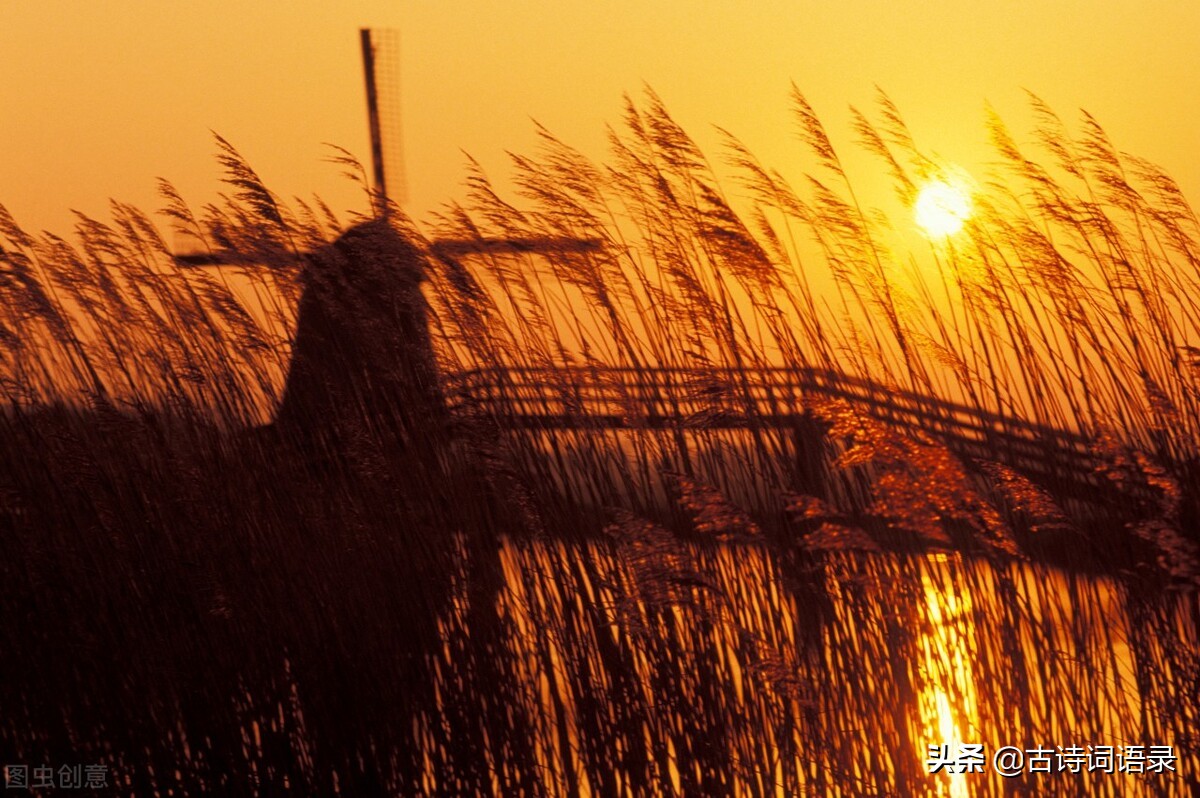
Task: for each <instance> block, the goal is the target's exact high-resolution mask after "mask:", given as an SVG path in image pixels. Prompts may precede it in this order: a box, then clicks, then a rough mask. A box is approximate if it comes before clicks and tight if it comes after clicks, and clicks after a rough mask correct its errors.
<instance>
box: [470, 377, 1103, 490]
mask: <svg viewBox="0 0 1200 798" xmlns="http://www.w3.org/2000/svg"><path fill="white" fill-rule="evenodd" d="M447 387H448V391H447V399H448V401H449V403H450V405H451V407H452V408H454V409H457V410H460V411H464V410H470V411H473V412H480V413H483V414H485V415H486V416H489V417H491V418H492V419H494V420H495V421H496V423H497V424H498V425H499V426H501V427H502V428H509V429H517V430H530V431H538V430H540V431H547V432H552V431H563V430H582V429H594V430H638V429H643V430H645V429H649V430H680V431H684V432H688V431H693V432H700V431H703V430H717V429H733V430H736V429H745V430H753V429H756V428H757V429H776V430H783V431H795V433H796V434H798V435H812V430H813V429H814V426H813V424H814V417H813V415H812V413H811V412H810V411H809V408H810V407H811V405H812V403H813V401H814V399H815V400H822V399H824V400H843V401H845V402H846V403H848V404H849V405H850V406H851V407H852V408H854V409H856V410H858V411H860V412H864V413H866V414H867V415H869V416H870V417H872V418H874V419H877V420H879V421H881V422H884V423H886V424H888V425H890V426H893V427H896V428H900V429H902V430H908V431H915V430H919V431H921V432H923V433H925V434H927V435H929V436H931V437H932V438H934V439H935V440H937V441H940V442H941V443H943V444H945V445H946V446H947V448H949V449H950V450H951V451H952V452H953V453H954V454H955V455H957V456H958V457H960V458H961V459H963V460H964V461H966V462H967V463H968V464H978V463H980V462H997V463H1002V464H1004V465H1006V466H1008V467H1010V468H1013V469H1015V470H1017V471H1019V472H1020V473H1022V474H1023V475H1025V476H1026V477H1028V478H1029V479H1031V480H1032V481H1034V482H1035V483H1037V484H1039V485H1040V486H1042V487H1044V488H1046V489H1047V490H1049V491H1050V492H1051V493H1053V494H1054V495H1056V496H1066V497H1070V498H1075V499H1083V500H1086V501H1097V500H1102V499H1104V498H1106V497H1107V498H1109V499H1111V496H1112V490H1111V485H1109V484H1108V483H1107V480H1106V479H1105V477H1104V476H1103V475H1102V474H1101V473H1099V467H1100V466H1101V460H1100V458H1099V457H1098V456H1097V455H1096V454H1095V452H1094V451H1093V448H1092V446H1091V445H1090V444H1089V441H1088V440H1087V439H1086V438H1084V437H1083V436H1081V435H1077V434H1074V433H1071V432H1067V431H1064V430H1061V429H1057V428H1054V427H1050V426H1045V425H1041V424H1036V423H1032V422H1029V421H1024V420H1021V419H1017V418H1013V417H1010V416H1004V415H1000V414H996V413H990V412H987V411H983V410H980V409H978V408H974V407H971V406H969V405H964V404H957V403H954V402H948V401H943V400H940V399H936V398H933V397H930V396H926V395H923V394H919V393H915V392H911V391H904V390H896V389H894V388H891V387H888V386H884V385H881V384H880V383H878V382H873V381H871V380H867V379H862V378H859V377H853V376H849V375H846V374H841V373H838V372H835V371H828V370H820V369H793V368H782V367H779V368H772V367H756V368H742V369H735V368H686V369H685V368H604V367H579V366H575V367H548V368H534V367H503V368H485V369H478V370H473V371H468V372H463V373H460V374H457V375H451V376H450V377H449V379H448V386H447ZM798 444H799V445H804V444H805V442H804V441H798ZM810 445H811V444H810Z"/></svg>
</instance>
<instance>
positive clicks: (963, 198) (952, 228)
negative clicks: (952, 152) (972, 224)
mask: <svg viewBox="0 0 1200 798" xmlns="http://www.w3.org/2000/svg"><path fill="white" fill-rule="evenodd" d="M913 215H914V216H915V217H916V220H917V225H918V226H920V228H921V230H923V231H924V233H925V235H926V236H928V237H929V238H935V239H940V238H946V237H948V236H952V235H954V234H955V233H957V232H958V231H959V230H961V229H962V226H963V223H964V222H966V221H967V219H969V218H970V217H971V189H970V186H969V185H968V184H967V182H966V181H965V180H963V179H961V178H958V177H948V178H934V179H932V180H930V181H929V182H927V183H926V184H925V185H924V186H922V187H921V190H920V191H918V192H917V201H916V203H914V205H913Z"/></svg>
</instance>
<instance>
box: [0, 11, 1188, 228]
mask: <svg viewBox="0 0 1200 798" xmlns="http://www.w3.org/2000/svg"><path fill="white" fill-rule="evenodd" d="M362 26H372V27H388V28H397V29H399V30H400V31H401V36H402V42H403V43H402V62H403V74H402V76H401V80H402V85H403V98H404V107H403V113H404V142H403V147H404V150H405V152H406V155H407V182H408V187H409V210H410V212H412V213H414V214H415V215H416V216H417V217H418V218H420V217H421V216H423V215H424V214H425V213H426V212H428V211H429V210H431V209H435V208H437V207H438V206H439V205H440V204H441V203H442V202H444V201H446V200H448V199H452V198H455V197H458V196H460V195H461V191H460V186H461V183H462V179H463V168H462V165H463V162H464V156H463V155H462V151H463V150H465V151H467V152H469V153H471V154H472V155H474V156H475V157H477V158H478V159H479V160H481V161H482V163H483V165H484V167H485V168H486V169H487V171H488V172H489V173H490V174H491V175H492V176H494V177H500V176H503V175H504V174H506V172H507V162H506V160H505V158H504V155H503V152H504V150H506V149H508V150H515V151H528V150H529V149H530V148H531V147H532V145H533V142H534V136H533V133H532V124H531V122H530V119H531V118H532V119H537V120H538V121H540V122H542V123H543V124H545V125H546V126H547V127H549V128H550V129H551V130H552V131H554V132H556V133H558V134H559V135H560V136H561V137H563V138H564V139H565V140H566V141H568V142H570V143H573V144H575V145H576V146H578V147H580V148H582V149H583V150H584V151H586V152H589V153H597V154H598V153H600V152H601V151H602V148H603V142H604V125H605V124H615V123H617V122H618V121H619V118H620V112H621V95H622V93H623V92H631V93H634V94H636V93H638V92H639V91H640V87H641V86H642V84H643V83H647V84H649V85H651V86H653V87H654V88H655V89H656V91H657V92H658V93H659V94H660V95H661V96H662V97H663V99H664V100H665V101H666V103H667V106H668V108H669V109H670V110H671V111H672V112H673V114H674V115H675V116H676V118H677V119H678V120H679V121H680V122H682V123H683V124H684V125H685V127H687V128H688V129H689V130H690V131H692V133H693V134H694V135H696V136H697V138H699V139H700V141H701V143H702V144H705V143H711V142H713V141H715V137H713V136H712V135H710V133H709V125H710V124H720V125H722V126H724V127H727V128H729V129H730V130H731V131H733V132H734V133H736V134H737V135H739V136H740V137H742V138H743V140H745V141H746V143H747V144H749V145H750V147H751V149H752V150H754V151H755V152H756V153H757V154H758V155H759V156H760V157H761V158H762V159H763V160H764V161H766V162H767V163H768V164H770V165H772V166H777V167H780V168H782V169H783V171H785V172H792V173H798V172H799V171H800V170H801V169H803V168H805V165H806V162H805V160H804V159H803V155H802V152H803V151H802V147H801V146H800V145H799V143H798V142H797V141H796V140H795V138H794V137H793V135H792V131H793V124H792V119H791V117H790V115H789V111H788V100H787V93H788V85H789V82H790V81H793V80H794V81H795V82H796V83H797V85H798V86H799V87H800V89H801V90H802V91H803V92H804V93H805V94H806V95H807V96H808V98H809V100H810V102H811V103H812V104H813V105H814V107H815V108H816V110H817V111H818V113H820V114H821V115H822V118H823V119H824V121H825V123H826V125H827V126H828V127H829V128H830V131H831V133H832V134H833V135H834V138H835V143H842V144H843V146H845V147H847V148H848V147H849V142H850V141H851V138H852V137H851V135H850V134H849V132H848V128H847V119H848V115H847V112H846V109H847V106H848V105H850V104H854V105H857V106H859V107H861V108H862V109H863V110H864V111H866V110H869V108H870V106H871V103H872V97H873V95H874V86H875V84H879V85H880V86H882V87H883V88H884V89H886V90H887V91H888V92H889V93H890V94H891V96H892V98H893V99H894V100H895V102H896V104H897V105H898V106H899V107H900V109H901V111H902V112H903V113H904V115H905V117H906V118H907V120H908V122H909V124H910V126H911V127H912V129H913V131H914V132H915V134H916V135H917V137H918V144H919V145H920V146H922V147H923V148H925V149H928V150H933V151H936V152H938V153H940V154H941V155H942V156H944V157H946V158H949V159H957V160H961V161H965V162H966V163H967V164H970V163H972V162H973V160H975V159H978V158H981V157H983V154H982V153H983V151H982V147H983V144H984V142H985V141H986V135H985V132H984V126H983V113H982V111H983V105H984V102H985V101H990V102H991V103H992V104H993V105H994V106H995V107H996V108H997V109H998V110H999V111H1000V112H1001V114H1002V115H1003V116H1005V117H1006V118H1007V119H1009V120H1010V121H1012V122H1013V123H1014V127H1016V128H1018V129H1020V122H1021V119H1022V113H1023V109H1024V99H1023V94H1022V88H1028V89H1031V90H1033V91H1035V92H1037V93H1038V94H1040V95H1041V96H1042V97H1043V98H1044V99H1045V100H1046V101H1048V102H1049V103H1050V104H1051V105H1052V106H1053V107H1054V108H1055V109H1056V110H1058V111H1059V113H1060V114H1062V115H1063V116H1064V117H1066V118H1068V119H1069V120H1073V119H1074V118H1075V109H1076V108H1078V107H1084V108H1087V109H1088V110H1090V111H1091V112H1092V113H1093V114H1094V115H1095V116H1096V117H1097V118H1098V119H1099V120H1100V121H1101V123H1102V124H1103V125H1104V126H1105V127H1106V128H1107V129H1108V131H1109V133H1110V135H1111V136H1112V138H1113V139H1114V140H1115V142H1116V143H1117V145H1118V146H1119V147H1120V148H1122V149H1125V150H1128V151H1132V152H1134V153H1137V154H1139V155H1142V156H1145V157H1147V158H1149V159H1151V160H1153V161H1156V162H1158V163H1160V164H1161V165H1162V166H1164V167H1165V168H1166V169H1167V170H1168V171H1169V172H1170V173H1172V174H1173V175H1174V176H1175V177H1176V178H1177V179H1178V180H1179V181H1180V183H1181V184H1182V186H1183V188H1184V190H1185V192H1186V193H1188V195H1189V196H1191V197H1192V198H1193V199H1195V198H1197V196H1198V195H1200V163H1198V162H1197V161H1198V159H1197V156H1196V153H1197V152H1198V151H1200V147H1198V145H1200V124H1197V123H1198V121H1200V58H1197V56H1196V52H1197V51H1196V42H1197V40H1198V36H1200V3H1193V2H1164V1H1163V0H1158V1H1157V2H1156V1H1155V0H1140V1H1138V2H1126V1H1125V0H1120V1H1118V0H1112V1H1111V2H1085V1H1084V0H1078V1H1076V2H1068V1H1067V0H1053V1H1052V2H1036V3H1031V2H1016V1H1011V2H1003V3H1001V2H986V3H985V2H982V1H980V2H973V1H970V2H969V1H967V0H955V1H953V2H952V1H951V0H927V1H926V2H922V3H903V2H894V1H893V2H888V1H887V0H875V1H873V2H867V1H866V0H842V1H841V2H821V3H815V2H814V3H807V4H802V3H783V2H764V1H760V2H755V3H735V2H720V3H718V2H702V1H701V0H692V1H691V2H686V3H683V2H676V3H646V2H630V1H629V0H619V1H618V2H604V3H597V2H587V3H584V2H577V1H576V0H555V2H550V1H549V0H514V1H510V2H504V3H499V2H497V3H490V2H470V3H465V2H453V1H451V0H441V1H440V2H432V1H430V2H395V0H392V1H391V2H385V1H384V0H377V1H375V2H365V1H364V2H346V3H329V2H324V0H290V2H283V1H282V0H278V1H277V0H270V1H268V0H262V1H261V2H259V1H256V2H245V1H240V2H233V1H232V0H207V1H206V2H204V3H147V2H144V0H120V1H118V0H106V2H95V3H83V2H66V1H65V0H40V1H39V2H34V1H33V0H13V2H4V3H3V4H0V75H3V83H2V85H0V153H2V155H0V204H4V205H5V206H7V207H8V208H9V210H10V211H11V212H12V213H13V214H14V215H15V216H16V218H17V220H18V222H20V223H21V224H22V225H23V226H24V227H26V228H28V229H31V230H37V229H41V228H49V229H51V230H54V231H56V232H65V231H66V230H68V229H69V227H70V225H71V217H70V215H69V213H68V211H67V209H69V208H77V209H79V210H81V211H84V212H86V213H89V214H91V215H98V216H101V217H105V216H106V214H107V211H106V201H107V198H108V197H116V198H118V199H122V200H125V201H130V202H133V203H135V204H137V205H139V206H141V207H143V208H146V209H154V208H157V207H158V205H159V202H158V199H157V197H156V195H155V178H156V177H158V176H164V177H167V178H169V179H171V180H172V181H174V182H175V183H176V185H177V186H178V187H179V188H180V189H181V191H182V192H183V194H184V196H185V197H186V198H188V199H189V200H190V201H192V202H193V203H194V204H196V205H200V204H203V203H204V202H208V201H210V200H212V199H213V198H214V196H215V192H216V191H218V190H219V188H220V187H219V184H218V182H217V179H218V176H219V175H218V170H217V166H216V163H215V161H214V159H213V157H212V156H213V152H214V146H213V144H212V141H211V138H210V135H209V132H208V131H209V129H212V130H215V131H217V132H219V133H220V134H222V135H223V136H225V137H226V138H228V139H229V140H230V141H231V142H232V143H233V144H234V145H235V146H237V147H238V148H239V149H240V150H241V151H242V153H243V155H245V156H246V157H247V158H248V159H249V160H250V162H251V164H253V165H254V166H255V168H257V169H258V171H259V172H260V174H261V175H262V176H263V177H264V179H265V180H266V181H267V183H268V185H269V186H270V187H272V188H273V189H274V190H275V191H277V192H278V193H280V194H282V195H284V196H285V197H287V196H291V195H293V194H301V195H305V196H307V195H309V194H311V193H314V192H316V193H319V194H320V195H321V196H323V197H324V198H325V199H326V200H327V201H329V203H330V204H331V205H332V206H333V207H334V208H335V209H338V210H341V209H343V208H348V207H353V208H356V209H359V210H362V209H363V208H362V202H361V199H360V198H359V196H358V195H357V194H356V193H355V191H354V189H353V187H352V186H350V185H349V184H348V183H347V182H346V181H345V180H344V179H342V178H341V177H340V176H339V174H338V172H339V170H338V168H337V167H335V166H332V165H330V164H326V163H323V162H322V158H323V156H324V155H325V150H324V149H323V147H322V146H321V143H322V142H325V141H331V142H335V143H337V144H340V145H342V146H345V147H347V148H349V149H351V150H353V151H354V152H356V153H358V154H359V155H360V157H362V158H363V159H364V160H365V159H366V158H367V157H368V153H369V151H368V147H367V134H366V121H365V111H364V100H363V88H362V78H361V66H360V60H359V58H360V56H359V50H358V38H357V29H358V28H359V27H362ZM1023 138H1025V139H1027V138H1028V136H1023Z"/></svg>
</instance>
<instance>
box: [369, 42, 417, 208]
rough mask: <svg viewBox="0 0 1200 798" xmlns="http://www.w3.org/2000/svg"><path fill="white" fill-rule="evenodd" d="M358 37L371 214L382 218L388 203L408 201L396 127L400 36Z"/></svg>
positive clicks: (398, 104)
mask: <svg viewBox="0 0 1200 798" xmlns="http://www.w3.org/2000/svg"><path fill="white" fill-rule="evenodd" d="M358 35H359V42H360V44H361V45H362V59H363V77H364V78H365V79H366V89H367V120H368V123H369V126H370V132H371V167H372V169H371V172H372V178H373V179H374V181H375V212H376V214H377V215H379V216H384V215H386V214H387V209H388V203H389V201H390V202H392V203H395V204H396V205H400V206H403V205H404V203H405V201H406V200H407V199H408V198H407V191H406V186H405V178H404V150H403V146H402V140H403V130H402V129H401V126H400V33H399V31H395V30H388V29H382V30H376V29H372V28H361V29H360V30H359V32H358Z"/></svg>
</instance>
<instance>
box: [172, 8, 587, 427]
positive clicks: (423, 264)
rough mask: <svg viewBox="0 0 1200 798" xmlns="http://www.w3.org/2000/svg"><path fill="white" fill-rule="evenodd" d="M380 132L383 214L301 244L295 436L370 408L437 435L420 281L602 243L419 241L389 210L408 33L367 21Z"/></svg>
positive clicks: (374, 122) (374, 131)
mask: <svg viewBox="0 0 1200 798" xmlns="http://www.w3.org/2000/svg"><path fill="white" fill-rule="evenodd" d="M359 38H360V43H361V46H362V58H363V71H364V75H365V82H366V99H367V118H368V124H369V129H370V137H371V158H372V170H371V173H372V177H373V180H374V186H372V187H371V189H372V196H373V198H374V208H373V211H374V214H375V216H374V218H373V219H371V220H369V221H366V222H363V223H360V224H358V225H356V226H354V227H352V228H350V229H348V230H346V231H345V232H343V233H342V234H341V235H340V236H339V237H338V239H337V240H336V241H334V242H333V243H331V244H329V245H326V246H324V247H320V248H318V249H316V250H314V251H310V252H304V253H301V260H302V262H303V264H304V265H303V271H302V274H301V281H302V283H303V292H302V294H301V298H300V302H299V308H298V313H297V324H296V334H295V338H294V342H293V347H292V360H291V363H290V366H289V369H288V374H287V380H286V384H285V387H284V390H283V394H282V400H281V402H280V405H279V408H278V410H277V412H276V414H275V419H274V424H273V426H274V427H275V428H276V429H277V430H278V431H280V432H281V433H286V434H287V436H288V437H289V438H292V439H301V440H303V439H314V438H316V439H320V440H321V441H322V442H323V443H331V442H336V441H338V440H340V439H341V438H343V437H344V435H346V434H348V431H349V428H350V427H351V426H353V425H354V424H356V423H360V422H361V421H362V420H364V419H366V420H368V422H369V423H370V424H371V425H372V426H373V427H374V430H373V431H375V432H385V431H386V432H390V433H393V434H395V435H397V436H398V437H399V438H400V439H402V440H405V441H408V442H417V443H422V444H423V445H430V444H432V443H433V441H432V440H430V439H431V437H433V436H436V434H437V433H436V430H438V429H440V428H442V427H444V424H442V423H441V422H442V421H443V419H444V417H445V415H446V413H447V409H446V403H445V401H444V399H443V394H442V388H441V384H440V383H441V380H440V377H439V375H438V371H437V367H436V363H435V359H434V354H433V347H432V344H431V341H430V335H429V330H428V321H427V317H428V308H427V305H426V302H425V299H424V297H423V296H422V294H421V290H420V284H421V283H422V282H424V281H425V280H426V279H427V276H428V273H429V269H430V268H431V267H433V266H435V265H436V266H438V267H441V268H445V269H448V270H450V272H451V276H452V277H454V276H456V275H463V274H465V269H464V268H463V266H462V265H461V264H460V259H462V258H464V257H468V256H471V255H476V254H485V253H490V254H501V253H521V254H540V255H545V256H553V255H554V254H556V253H559V254H561V253H567V252H584V251H594V250H597V249H599V247H600V244H599V242H598V241H594V240H584V239H572V238H561V237H533V238H478V239H472V240H438V241H433V242H431V243H430V244H428V246H423V245H422V243H421V242H417V241H414V240H411V239H410V238H408V237H406V235H404V234H402V233H401V232H400V231H399V226H398V225H397V224H393V223H392V221H390V220H389V216H390V215H391V211H392V209H393V208H396V207H399V203H400V202H402V200H403V194H404V168H403V154H402V152H403V150H402V146H401V140H400V139H401V128H400V122H399V117H400V114H399V90H398V87H399V81H398V75H397V74H396V73H397V71H398V65H399V55H398V48H399V37H398V35H397V34H396V32H395V31H386V30H384V31H381V30H372V29H367V28H364V29H361V30H360V31H359ZM176 261H177V262H178V263H179V264H180V265H182V266H219V265H227V264H233V263H240V264H241V265H246V264H245V263H244V258H242V257H239V256H237V255H235V254H233V253H221V252H217V253H212V254H209V253H205V254H191V255H180V256H177V258H176Z"/></svg>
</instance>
